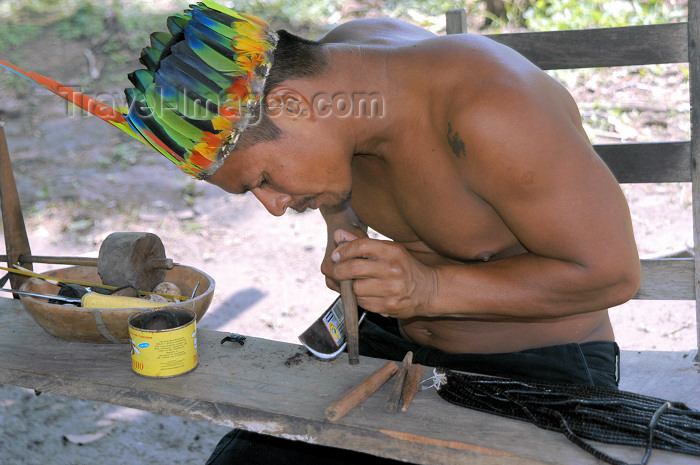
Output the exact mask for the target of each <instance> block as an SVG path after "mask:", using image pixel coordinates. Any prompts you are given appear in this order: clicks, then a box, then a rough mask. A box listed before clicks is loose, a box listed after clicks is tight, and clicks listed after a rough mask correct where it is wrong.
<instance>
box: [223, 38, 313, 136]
mask: <svg viewBox="0 0 700 465" xmlns="http://www.w3.org/2000/svg"><path fill="white" fill-rule="evenodd" d="M277 34H278V35H279V41H278V42H277V48H275V52H274V55H273V60H272V68H271V69H270V74H269V75H268V76H267V80H266V81H265V89H264V91H263V97H262V99H261V100H262V101H261V102H260V105H258V108H257V109H256V111H255V114H254V115H253V118H252V120H251V121H252V122H251V125H250V126H248V128H247V129H246V130H245V131H243V134H241V137H240V139H239V140H238V144H237V145H236V148H248V147H251V146H253V145H255V144H257V143H258V142H263V141H272V140H276V139H278V138H279V137H280V136H281V135H282V130H281V129H280V128H278V127H277V126H276V125H275V123H273V122H272V120H271V119H270V116H269V115H268V108H267V103H266V102H265V97H266V96H267V94H268V92H269V91H270V90H271V89H273V88H274V87H276V86H278V85H280V84H283V83H285V82H287V81H289V80H292V79H298V78H303V77H313V76H318V75H319V74H321V73H322V72H323V70H324V69H325V67H326V64H327V60H326V57H325V55H324V53H323V49H322V48H323V45H322V44H320V43H318V42H313V41H310V40H306V39H302V38H301V37H298V36H295V35H294V34H291V33H289V32H287V31H285V30H279V31H277Z"/></svg>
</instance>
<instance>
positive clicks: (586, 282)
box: [428, 253, 639, 319]
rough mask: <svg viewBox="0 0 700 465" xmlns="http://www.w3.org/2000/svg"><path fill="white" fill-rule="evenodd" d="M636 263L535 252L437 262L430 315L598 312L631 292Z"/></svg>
mask: <svg viewBox="0 0 700 465" xmlns="http://www.w3.org/2000/svg"><path fill="white" fill-rule="evenodd" d="M635 266H636V267H637V269H635ZM638 267H639V263H638V261H637V262H636V264H634V263H632V264H631V265H630V266H617V267H603V266H597V267H594V266H584V265H581V264H577V263H574V262H570V261H564V260H559V259H554V258H548V257H542V256H538V255H536V254H533V253H527V254H523V255H519V256H516V257H511V258H505V259H501V260H494V261H492V262H486V263H476V264H464V265H459V264H457V265H440V266H437V267H436V268H435V272H436V283H437V284H436V287H437V288H436V289H435V291H434V293H433V297H432V299H431V302H430V306H429V308H428V311H429V312H430V316H454V317H466V318H485V319H503V318H540V319H541V318H557V317H563V316H567V315H573V314H578V313H586V312H592V311H597V310H602V309H606V308H609V307H612V306H615V305H619V304H621V303H624V302H626V301H627V300H629V299H630V298H631V297H632V296H633V295H634V293H635V292H636V288H637V283H638V279H639V278H638V276H639V268H638Z"/></svg>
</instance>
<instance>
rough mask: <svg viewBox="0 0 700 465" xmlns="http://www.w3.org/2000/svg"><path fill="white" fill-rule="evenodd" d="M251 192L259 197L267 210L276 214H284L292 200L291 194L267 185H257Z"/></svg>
mask: <svg viewBox="0 0 700 465" xmlns="http://www.w3.org/2000/svg"><path fill="white" fill-rule="evenodd" d="M251 192H252V193H253V195H254V196H255V198H256V199H258V201H259V202H260V203H261V204H263V206H264V207H265V208H266V209H267V211H269V212H270V213H271V214H273V215H275V216H282V215H284V212H285V210H287V206H288V205H289V202H291V201H292V197H291V196H290V195H287V194H283V193H281V192H277V191H275V190H272V189H269V188H265V187H256V188H254V189H251Z"/></svg>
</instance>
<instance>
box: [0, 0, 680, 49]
mask: <svg viewBox="0 0 700 465" xmlns="http://www.w3.org/2000/svg"><path fill="white" fill-rule="evenodd" d="M220 1H221V2H222V3H225V4H230V3H231V2H227V1H226V0H220ZM188 3H190V2H188V1H187V0H176V1H168V2H159V1H157V0H156V1H152V2H141V1H137V0H23V1H22V2H18V1H16V0H0V24H1V25H2V27H0V53H2V52H3V51H5V50H7V49H11V48H13V47H16V46H17V45H19V44H22V43H25V42H30V41H35V40H39V38H40V34H41V31H42V28H43V27H44V26H47V25H49V24H50V25H53V26H55V29H56V30H57V31H58V33H59V34H60V36H61V37H62V38H63V39H64V40H89V41H91V42H94V43H98V44H99V45H101V47H102V50H101V51H103V52H105V53H119V52H120V51H124V48H126V49H129V50H131V51H134V50H139V49H140V48H141V47H143V46H144V45H145V44H146V43H147V42H148V34H149V33H150V32H151V31H154V30H162V29H163V28H164V25H165V22H164V19H165V17H166V16H167V15H168V14H169V13H172V12H173V11H175V10H177V9H183V8H186V6H187V4H188ZM498 3H500V4H502V6H501V7H500V8H499V7H498V5H496V6H497V7H494V4H498ZM682 3H683V2H678V1H672V0H502V1H501V2H495V1H494V0H490V1H489V0H467V1H464V0H463V1H457V0H385V1H380V0H356V1H355V2H353V3H352V4H350V3H347V2H343V1H340V0H335V1H332V0H253V1H250V2H247V3H246V11H247V12H250V13H253V14H257V15H260V16H261V17H264V18H266V19H268V20H270V21H271V22H272V23H273V24H276V23H281V24H283V26H284V27H287V28H290V29H291V30H299V31H305V32H308V35H309V36H314V35H316V34H318V33H319V32H322V31H323V30H326V29H329V28H331V27H333V26H334V25H335V24H338V23H341V22H343V21H346V20H349V19H353V18H358V17H364V16H368V15H372V16H379V15H381V16H389V17H395V18H401V19H405V20H407V21H411V22H414V23H417V24H419V25H421V26H424V27H428V28H431V29H432V30H439V29H440V28H442V27H443V26H444V12H445V11H447V10H449V9H453V8H464V9H465V10H466V11H467V14H468V16H469V18H470V27H472V26H471V24H474V25H477V26H476V27H482V26H483V25H488V29H489V30H494V31H495V30H501V29H508V28H513V27H526V28H528V29H530V30H554V29H578V28H591V27H613V26H624V25H631V24H650V23H660V22H668V21H674V20H682V19H683V18H684V17H685V16H686V7H685V5H684V4H682Z"/></svg>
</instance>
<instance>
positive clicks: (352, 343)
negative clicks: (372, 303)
mask: <svg viewBox="0 0 700 465" xmlns="http://www.w3.org/2000/svg"><path fill="white" fill-rule="evenodd" d="M340 299H341V300H342V302H343V317H344V318H345V342H346V343H347V344H348V345H347V350H348V361H349V362H350V365H357V364H358V363H360V330H359V323H358V321H357V320H358V318H357V297H356V296H355V291H353V290H352V279H346V280H343V281H341V282H340Z"/></svg>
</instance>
